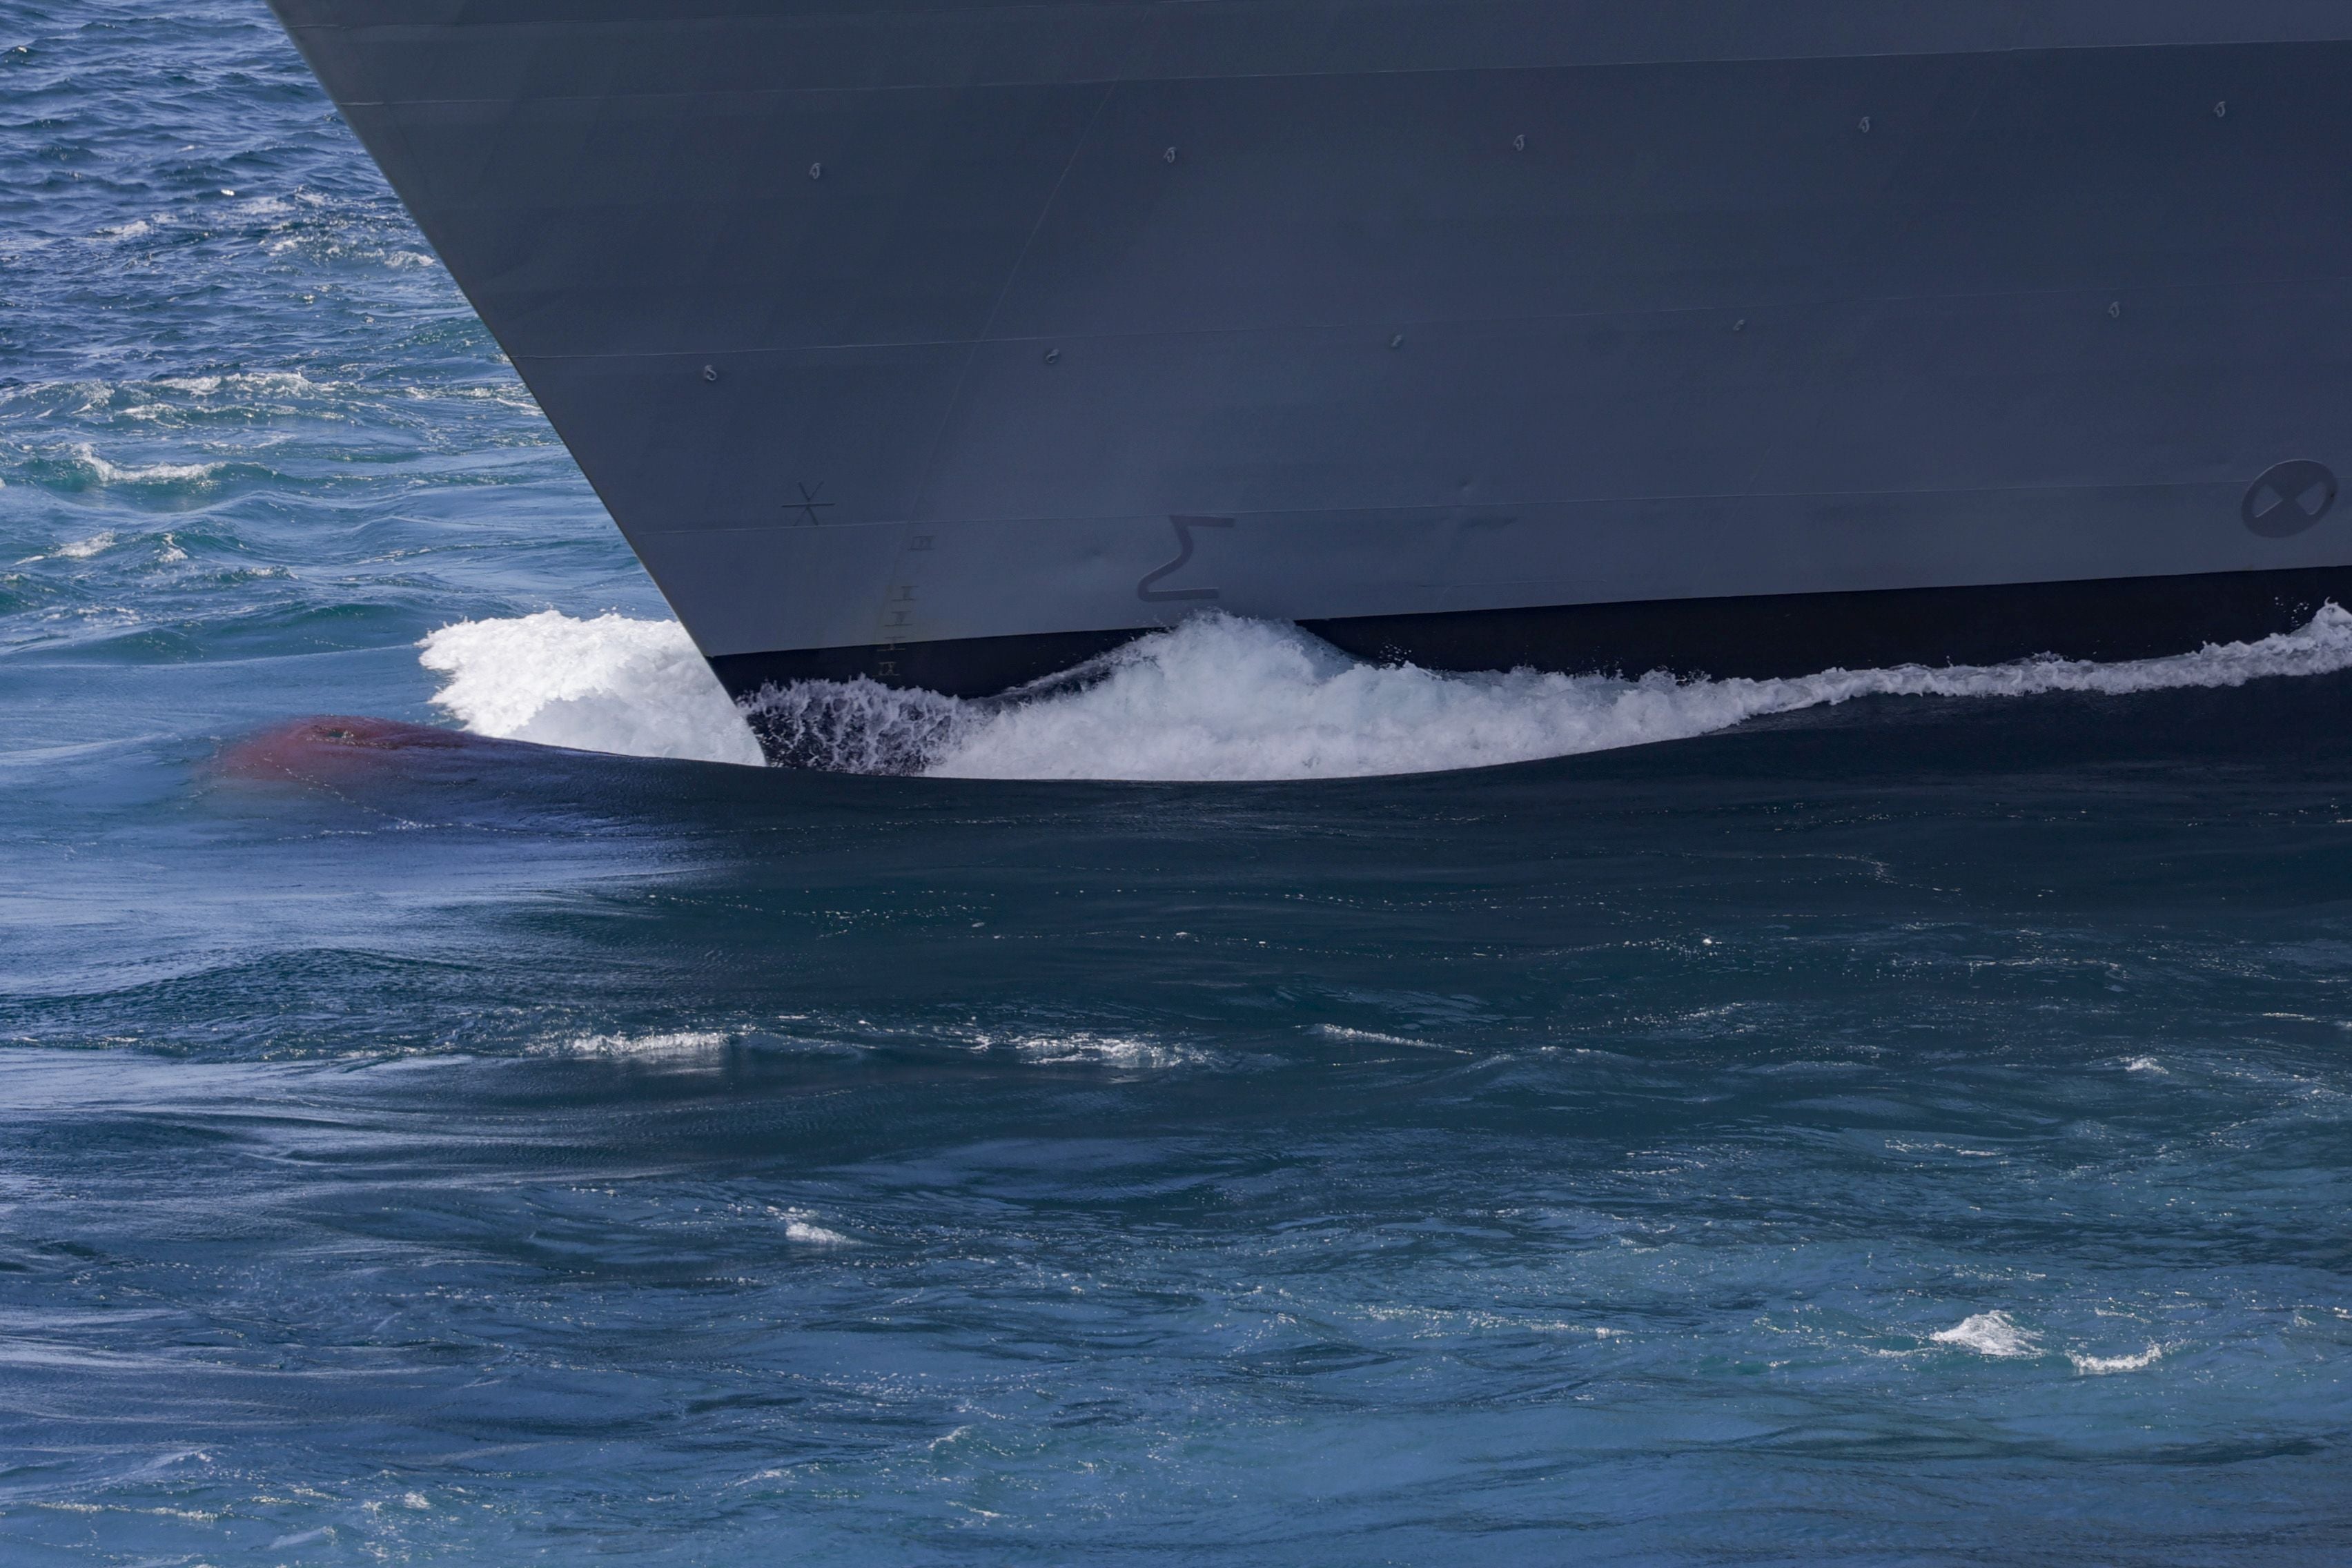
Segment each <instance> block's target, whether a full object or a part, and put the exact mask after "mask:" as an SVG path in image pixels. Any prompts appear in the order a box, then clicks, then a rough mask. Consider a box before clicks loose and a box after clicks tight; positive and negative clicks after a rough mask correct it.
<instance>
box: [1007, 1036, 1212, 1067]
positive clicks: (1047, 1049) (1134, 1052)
mask: <svg viewBox="0 0 2352 1568" xmlns="http://www.w3.org/2000/svg"><path fill="white" fill-rule="evenodd" d="M1013 1049H1014V1050H1015V1051H1016V1052H1018V1053H1019V1054H1020V1056H1021V1058H1022V1059H1023V1060H1024V1061H1029V1062H1035V1063H1038V1064H1040V1065H1045V1066H1067V1065H1070V1064H1074V1063H1085V1064H1087V1065H1088V1066H1096V1067H1111V1068H1125V1069H1127V1070H1129V1071H1130V1072H1153V1071H1164V1070H1166V1069H1167V1068H1179V1067H1190V1066H1192V1065H1194V1064H1196V1063H1199V1062H1202V1061H1206V1060H1207V1059H1208V1058H1206V1057H1205V1056H1203V1055H1202V1053H1201V1052H1199V1051H1196V1050H1192V1049H1189V1048H1187V1047H1183V1046H1169V1045H1162V1044H1160V1043H1159V1042H1158V1041H1154V1040H1139V1039H1133V1038H1129V1037H1123V1036H1117V1035H1097V1034H1090V1033H1086V1032H1079V1033H1076V1034H1068V1035H1032V1036H1029V1037H1025V1038H1023V1039H1019V1040H1015V1041H1013Z"/></svg>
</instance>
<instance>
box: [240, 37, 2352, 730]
mask: <svg viewBox="0 0 2352 1568" xmlns="http://www.w3.org/2000/svg"><path fill="white" fill-rule="evenodd" d="M272 4H273V5H275V7H276V9H277V11H278V14H279V16H280V18H281V20H282V21H283V22H284V24H285V26H287V28H288V30H289V33H290V34H291V36H292V37H293V38H294V40H295V42H296V44H297V45H298V47H299V48H300V49H301V51H302V53H303V55H304V56H305V57H306V58H307V59H308V60H309V61H310V65H311V67H312V68H314V69H315V70H316V72H317V73H318V76H319V78H320V80H321V81H322V82H323V83H324V84H325V86H326V88H327V90H328V91H329V93H330V94H331V96H332V97H333V99H334V100H335V102H336V104H337V105H338V106H339V107H340V109H341V112H342V114H343V116H344V117H345V119H346V120H347V121H348V122H349V123H350V125H351V127H352V130H353V131H355V132H357V134H358V135H359V137H360V139H361V141H362V142H363V143H364V144H365V145H366V147H367V149H368V151H369V152H370V153H372V154H373V157H374V158H375V160H376V162H377V163H379V164H380V165H381V166H382V168H383V172H384V174H385V175H386V176H387V177H388V178H389V179H390V181H391V183H392V185H393V187H394V190H396V191H397V192H398V194H399V195H400V196H401V198H402V200H403V201H404V202H405V203H406V204H407V206H408V209H409V210H410V212H412V213H413V214H414V215H415V219H416V222H417V224H418V225H419V226H420V227H421V228H422V229H423V231H424V233H425V237H427V238H428V240H429V241H430V242H431V244H432V245H433V247H434V248H435V249H436V251H437V252H438V253H439V255H440V256H441V258H442V259H443V260H444V261H445V262H446V265H447V267H448V269H449V272H450V275H451V276H452V277H453V278H454V279H456V280H457V283H458V285H459V286H460V287H461V288H462V289H464V290H465V292H466V295H467V298H468V299H469V300H471V301H472V303H473V305H474V307H475V309H476V310H478V311H479V312H480V315H481V317H482V320H483V321H485V322H486V323H487V324H488V328H489V330H490V331H492V332H493V333H494V334H495V335H496V337H497V339H498V341H499V344H500V345H501V346H502V347H503V348H504V350H505V351H506V353H507V354H508V355H509V358H510V359H511V361H512V362H513V364H514V367H515V369H516V370H517V372H519V373H520V375H521V377H522V379H523V381H524V382H525V383H526V384H528V385H529V387H530V391H531V393H532V394H533V395H534V396H535V397H536V398H537V399H538V402H539V405H540V406H541V408H542V409H543V410H544V411H545V412H546V415H547V417H548V418H549V420H550V421H551V422H552V424H553V426H554V427H555V429H556V431H557V432H558V433H559V434H560V435H561V436H562V439H563V440H564V442H565V443H566V445H567V446H568V447H570V449H571V451H572V454H573V455H574V457H575V458H577V459H578V461H579V464H580V467H581V468H582V469H583V471H584V472H585V474H586V475H587V478H588V479H589V481H590V482H591V483H592V484H593V486H594V488H595V490H596V492H597V494H598V495H599V497H601V498H602V500H603V501H604V505H605V506H606V508H608V509H609V510H610V511H611V513H612V516H613V518H614V521H615V522H616V523H617V524H618V525H619V527H620V529H621V531H622V532H623V533H624V534H625V536H626V537H627V539H628V542H629V543H630V544H631V546H632V547H633V548H634V549H635V551H636V552H637V554H638V556H639V557H640V559H642V560H643V562H644V563H645V565H646V570H647V571H648V572H649V573H651V574H652V576H653V579H654V581H655V583H656V584H658V586H659V587H660V589H661V591H662V593H663V594H664V595H666V596H667V599H668V601H669V603H670V604H671V605H672V606H673V607H674V608H675V610H676V611H677V616H678V617H679V619H680V620H681V621H682V622H683V623H684V624H685V626H686V627H687V629H688V632H689V633H691V635H692V636H693V637H694V639H695V641H696V643H697V645H698V647H700V648H701V650H702V651H703V653H704V655H705V656H706V657H707V658H709V662H710V666H711V668H713V670H715V671H716V672H717V674H718V676H719V679H720V680H721V681H722V682H723V683H724V684H725V685H726V686H727V687H728V689H730V691H732V692H734V693H736V694H737V695H738V696H739V697H743V696H748V695H751V694H753V693H756V692H759V691H760V690H761V689H764V688H767V687H768V686H770V685H772V684H776V683H785V682H792V681H797V680H805V679H854V678H857V677H866V678H870V679H874V680H876V681H879V682H881V683H883V684H885V685H887V686H894V687H919V688H928V689H934V690H938V691H940V692H945V693H949V694H951V695H957V696H978V695H986V694H991V693H997V692H1002V691H1004V690H1006V689H1010V688H1013V687H1017V686H1019V685H1021V684H1022V683H1024V682H1028V681H1031V680H1034V679H1038V678H1041V677H1044V676H1045V675H1048V674H1049V673H1051V672H1055V671H1057V670H1062V669H1065V668H1069V667H1071V666H1073V665H1076V664H1079V663H1081V662H1082V661H1084V660H1087V659H1088V658H1092V657H1094V656H1097V655H1099V654H1101V653H1103V652H1105V651H1106V650H1108V649H1110V648H1113V647H1117V646H1118V645H1120V644H1121V643H1123V642H1125V641H1127V640H1129V639H1131V638H1133V637H1137V636H1139V634H1142V633H1144V632H1148V631H1150V630H1153V629H1156V628H1160V627H1164V626H1170V625H1171V624H1173V623H1174V622H1176V621H1178V620H1180V619H1181V618H1182V617H1183V616H1187V615H1191V614H1193V613H1196V612H1198V611H1201V610H1203V609H1210V608H1214V609H1221V610H1224V611H1229V612H1232V613H1234V614H1237V615H1243V616H1267V617H1276V618H1279V619H1282V620H1286V621H1292V622H1296V623H1297V624H1299V625H1301V626H1305V627H1306V628H1307V630H1309V631H1311V632H1312V633H1314V634H1315V635H1317V636H1318V637H1324V638H1326V639H1328V640H1329V641H1330V642H1332V643H1334V644H1337V645H1338V646H1339V647H1341V648H1344V649H1347V650H1349V651H1350V652H1352V653H1355V654H1358V655H1360V656H1363V657H1366V658H1375V659H1410V660H1412V661H1414V662H1416V663H1419V664H1421V665H1423V666H1424V667H1427V668H1439V669H1448V670H1467V669H1481V668H1511V667H1520V666H1526V667H1534V668H1544V669H1555V670H1567V671H1576V670H1595V669H1619V670H1623V671H1626V672H1629V673H1633V672H1639V671H1642V670H1647V669H1651V668H1664V669H1668V670H1673V671H1676V672H1681V673H1687V674H1702V673H1703V674H1709V675H1716V676H1727V675H1766V674H1783V673H1794V672H1800V671H1806V670H1811V669H1817V668H1824V667H1827V666H1831V665H1845V666H1849V667H1855V666H1862V665H1884V664H1889V663H1897V662H1906V661H1919V662H1926V663H1944V662H1948V661H1959V662H1968V663H1986V662H1994V661H1999V660H2003V659H2009V658H2019V657H2023V656H2028V655H2033V654H2038V653H2055V654H2062V655H2068V656H2078V657H2085V658H2133V657H2144V656H2149V655H2157V654H2163V653H2168V652H2174V651H2179V650H2185V649H2189V648H2193V647H2197V646H2198V645H2200V643H2203V642H2206V641H2209V640H2223V639H2234V638H2243V637H2254V636H2259V635H2262V634H2264V633H2268V632H2273V631H2278V630H2283V629H2285V628H2287V627H2289V626H2293V625H2294V624H2296V623H2297V622H2298V621H2299V620H2300V619H2301V618H2303V617H2305V616H2307V615H2308V614H2309V613H2310V611H2311V610H2312V609H2314V608H2315V606H2317V605H2320V604H2322V603H2325V602H2326V601H2327V600H2329V599H2341V600H2344V601H2346V602H2347V603H2352V520H2347V516H2346V513H2347V511H2352V508H2339V507H2338V506H2337V504H2336V502H2337V494H2338V480H2337V478H2336V476H2337V474H2339V473H2341V472H2344V471H2347V470H2346V465H2347V463H2352V283H2347V269H2348V268H2352V91H2347V83H2352V5H2346V4H2344V3H2343V0H2031V3H2021V0H1773V3H1770V4H1758V3H1756V0H1017V3H1016V0H272Z"/></svg>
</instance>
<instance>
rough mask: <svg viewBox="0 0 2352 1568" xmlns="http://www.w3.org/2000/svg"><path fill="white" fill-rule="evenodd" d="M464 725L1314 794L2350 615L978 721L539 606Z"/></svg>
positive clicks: (430, 652) (1150, 685)
mask: <svg viewBox="0 0 2352 1568" xmlns="http://www.w3.org/2000/svg"><path fill="white" fill-rule="evenodd" d="M423 647H424V655H423V658H424V662H425V667H426V668H429V669H432V670H434V671H436V673H438V674H441V675H443V676H445V677H446V678H447V679H446V684H445V685H444V686H443V687H442V689H441V690H440V692H439V693H438V694H437V695H436V697H435V698H434V701H435V702H436V703H437V704H438V705H440V706H441V707H442V708H443V709H445V710H447V711H448V712H449V713H450V714H451V715H452V716H453V717H454V718H455V719H457V721H458V722H459V723H461V724H463V725H464V726H465V727H466V728H467V729H468V730H472V731H476V732H478V733H480V734H485V735H495V736H499V737H503V738H507V739H513V740H524V741H537V742H544V743H547V744H551V745H561V746H573V747H578V748H581V749H583V750H591V751H604V752H624V753H626V754H630V755H635V756H663V757H697V758H702V759H705V760H708V761H712V762H727V763H758V762H759V761H760V759H761V748H760V744H759V742H758V740H756V739H755V738H754V734H753V731H755V730H756V731H758V733H759V735H760V736H761V737H762V738H764V739H765V740H766V741H767V742H768V750H769V752H771V753H772V754H773V755H775V756H777V757H779V758H781V759H782V760H784V761H787V762H790V763H796V764H799V765H802V766H807V767H817V768H827V769H832V770H835V771H840V772H850V773H928V774H931V775H933V776H936V777H943V778H1003V779H1011V778H1025V779H1199V780H1212V779H1224V780H1241V779H1317V778H1351V777H1362V776H1366V775H1371V774H1380V773H1430V772H1436V771H1441V770H1444V769H1453V768H1475V767H1488V766H1492V765H1494V764H1496V763H1519V762H1531V761H1534V760H1536V759H1538V758H1542V757H1558V756H1568V755H1571V754H1574V753H1577V752H1598V751H1607V750H1610V749H1612V748H1614V747H1619V746H1636V745H1642V744H1645V743H1648V742H1656V741H1674V740H1685V739H1688V738H1690V737H1692V736H1696V735H1704V734H1707V733H1710V732H1712V731H1717V730H1723V729H1727V728H1729V727H1730V726H1732V725H1735V724H1738V723H1740V722H1741V721H1745V720H1748V719H1754V718H1759V717H1762V716H1764V715H1767V714H1773V713H1789V712H1794V711H1796V710H1801V709H1806V708H1815V707H1821V706H1824V705H1832V704H1835V703H1840V702H1845V701H1849V700H1853V699H1854V698H1857V697H1878V696H1889V697H1945V698H1992V697H2027V696H2032V695H2035V694H2037V693H2042V692H2053V691H2088V692H2103V693H2109V694H2115V695H2123V694H2128V693H2132V692H2141V691H2158V690H2165V689H2173V688H2179V687H2191V686H2206V687H2221V686H2239V685H2242V684H2244V683H2245V682H2246V681H2249V680H2253V679H2262V678H2264V677H2270V676H2288V675H2323V674H2327V673H2330V672H2332V671H2336V670H2341V669H2347V668H2352V614H2347V612H2345V611H2344V610H2342V609H2339V608H2338V607H2337V606H2336V605H2332V604H2331V605H2326V606H2324V607H2323V608H2322V609H2321V610H2320V611H2319V613H2318V614H2317V615H2316V616H2314V617H2313V618H2312V620H2311V621H2310V622H2309V623H2308V624H2307V625H2305V626H2301V627H2299V628H2297V629H2296V630H2294V631H2291V632H2284V633H2281V634H2279V635H2277V636H2274V637H2264V638H2263V639H2262V640H2260V641H2259V642H2252V643H2230V644H2226V645H2218V646H2217V645H2208V646H2207V647H2204V648H2202V649H2200V650H2199V651H2198V652H2195V653H2189V654H2179V655H2176V656H2174V657H2171V658H2150V659H2137V660H2130V661H2126V662H2121V663H2114V664H2099V663H2094V662H2091V661H2087V660H2076V659H2056V658H2038V659H2025V660H2021V661H2019V662H2017V663H2014V664H2003V665H1990V666H1971V665H1950V666H1945V667H1941V668H1927V667H1925V666H1921V665H1902V666H1898V667H1895V668H1889V669H1855V670H1847V669H1830V670H1823V671H1822V672H1821V673H1820V674H1817V675H1807V676H1799V677H1795V678H1792V679H1775V680H1745V679H1733V680H1677V679H1674V678H1672V677H1669V676H1665V675H1657V674H1654V675H1648V676H1643V677H1642V678H1640V679H1621V678H1619V677H1615V676H1602V675H1575V676H1570V675H1546V674H1539V673H1538V672H1536V671H1533V670H1525V669H1521V670H1514V671H1511V672H1509V673H1507V674H1493V675H1443V674H1438V673H1434V672H1433V671H1430V670H1425V669H1421V668H1415V667H1413V666H1412V665H1373V664H1366V663H1364V662H1362V661H1360V660H1358V659H1355V658H1349V656H1347V655H1345V654H1343V653H1341V652H1339V650H1338V649H1337V648H1334V647H1331V646H1330V645H1328V643H1324V642H1321V641H1319V640H1318V639H1317V638H1315V637H1309V636H1307V634H1306V633H1304V632H1302V631H1299V630H1298V629H1297V628H1296V627H1293V626H1284V625H1280V624H1276V623H1272V622H1266V621H1255V620H1244V619H1240V618H1238V617H1235V616H1224V615H1217V614H1210V615H1203V616H1195V617H1194V618H1192V620H1189V621H1186V622H1185V623H1184V624H1183V625H1181V626H1177V627H1176V628H1174V629H1173V630H1171V631H1165V632H1158V633H1154V634H1152V635H1150V636H1148V637H1140V638H1139V639H1138V640H1136V641H1135V642H1133V643H1130V644H1129V645H1128V646H1127V647H1123V648H1120V649H1118V651H1116V652H1114V653H1111V654H1108V655H1106V656H1104V657H1103V658H1099V659H1097V660H1095V661H1094V662H1093V663H1092V664H1090V665H1088V666H1086V667H1084V668H1082V669H1080V670H1078V671H1076V672H1073V674H1072V675H1070V676H1067V677H1063V678H1058V679H1055V680H1053V681H1050V682H1046V683H1042V684H1041V685H1040V686H1039V687H1037V688H1035V689H1029V690H1027V691H1025V692H1017V693H1014V694H1013V695H1012V696H1011V697H1008V698H1003V699H998V700H992V701H987V702H970V701H959V700H955V699H952V698H946V697H940V696H937V695H935V694H933V693H929V692H905V691H893V690H890V689H887V688H885V687H882V686H879V685H877V684H875V683H874V682H872V681H868V680H856V681H847V682H840V681H810V682H806V683H803V684H800V685H796V686H791V687H784V688H781V689H779V688H771V689H768V690H767V691H765V692H763V693H761V696H760V697H759V698H757V699H756V700H753V701H751V702H749V703H746V704H744V705H743V706H742V707H740V708H738V707H737V706H736V705H735V704H733V703H731V702H730V701H729V700H728V699H727V696H726V694H725V693H724V692H723V691H722V690H721V689H719V683H718V681H717V680H716V679H714V678H713V677H712V676H711V674H710V672H709V669H708V668H706V667H705V666H704V664H703V663H702V661H701V659H700V658H698V657H697V656H696V653H695V650H694V645H693V644H692V643H691V642H690V641H689V640H688V637H687V636H686V633H685V631H684V629H683V628H682V627H680V626H677V624H676V623H674V622H667V621H640V620H631V619H628V618H625V617H624V616H599V617H597V618H595V619H593V620H575V619H573V618H572V617H570V616H563V615H561V614H558V613H557V612H555V611H552V610H550V611H545V612H542V613H541V614H539V615H535V616H523V617H521V618H520V619H515V620H499V621H468V622H461V623H459V624H458V625H456V626H446V627H444V628H442V629H441V630H440V631H437V632H435V633H434V634H433V635H432V636H431V637H427V638H425V642H424V644H423Z"/></svg>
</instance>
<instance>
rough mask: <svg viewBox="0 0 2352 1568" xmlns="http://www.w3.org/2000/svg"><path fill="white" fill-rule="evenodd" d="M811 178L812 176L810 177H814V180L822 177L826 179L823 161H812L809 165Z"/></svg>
mask: <svg viewBox="0 0 2352 1568" xmlns="http://www.w3.org/2000/svg"><path fill="white" fill-rule="evenodd" d="M809 178H810V179H812V180H822V179H824V164H823V163H811V164H810V165H809Z"/></svg>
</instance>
